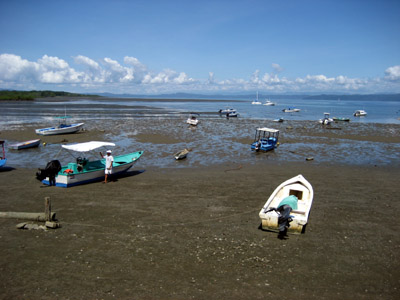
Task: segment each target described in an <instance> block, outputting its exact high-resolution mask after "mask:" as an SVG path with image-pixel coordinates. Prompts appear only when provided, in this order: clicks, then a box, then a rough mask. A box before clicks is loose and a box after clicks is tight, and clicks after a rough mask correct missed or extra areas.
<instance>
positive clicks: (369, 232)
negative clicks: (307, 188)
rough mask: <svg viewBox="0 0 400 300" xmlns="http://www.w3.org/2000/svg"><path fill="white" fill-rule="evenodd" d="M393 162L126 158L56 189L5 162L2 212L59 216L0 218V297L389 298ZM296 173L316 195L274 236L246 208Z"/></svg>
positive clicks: (394, 256)
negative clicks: (208, 162) (139, 162)
mask: <svg viewBox="0 0 400 300" xmlns="http://www.w3.org/2000/svg"><path fill="white" fill-rule="evenodd" d="M399 170H400V168H399V167H395V166H377V167H371V166H326V165H313V164H307V163H305V162H304V163H297V164H292V163H280V164H278V165H276V164H272V165H266V164H262V165H249V164H242V165H241V166H238V165H236V166H232V165H229V164H225V165H219V166H211V167H196V168H172V169H171V168H156V167H151V168H143V166H134V167H133V170H132V171H131V174H129V176H126V177H122V178H119V179H118V180H116V181H114V182H112V183H108V184H102V183H92V184H87V185H81V186H76V187H72V188H68V189H65V188H58V187H42V185H41V184H40V182H38V181H37V180H36V179H35V178H34V171H35V170H34V169H24V168H18V169H15V170H10V171H7V172H4V171H3V172H0V189H1V190H2V191H3V193H2V201H1V203H0V211H30V212H35V211H41V210H43V205H44V197H51V199H52V209H53V211H54V212H56V213H57V218H58V220H59V222H60V223H61V226H62V227H61V228H59V229H55V230H48V231H39V230H18V229H16V228H15V225H16V224H18V223H20V222H22V221H21V220H13V219H0V225H1V226H0V239H1V241H2V243H0V254H1V255H2V257H3V262H2V264H1V269H2V272H1V273H0V286H1V289H2V290H3V291H4V292H3V294H2V296H0V298H2V299H9V298H13V299H16V298H29V299H50V298H54V297H55V298H60V299H65V298H73V299H88V298H91V299H101V298H104V299H109V298H117V299H132V298H139V299H188V298H197V299H207V298H213V299H214V298H218V299H232V298H240V299H243V298H252V299H259V298H265V296H270V297H272V298H277V297H281V296H282V291H284V294H285V297H288V298H289V297H290V298H291V297H297V298H299V299H321V298H326V299H339V298H343V297H345V298H349V297H351V298H363V299H395V298H396V297H397V296H398V295H399V290H398V278H400V271H399V270H400V268H399V267H400V263H399V262H400V255H399V253H400V252H399V251H398V250H399V248H400V237H399V235H398V234H397V232H398V230H399V229H400V228H399V225H398V221H397V216H396V213H395V212H396V211H397V210H398V209H399V208H400V203H399V202H398V201H393V195H396V194H398V192H399V188H398V184H397V181H398V180H397V178H398V177H399V176H398V175H399V174H400V172H399ZM298 174H302V175H303V176H304V177H305V178H306V179H307V180H308V181H309V182H310V183H311V184H312V186H313V189H314V193H315V194H314V201H313V206H312V208H311V214H310V218H309V224H308V225H307V228H306V232H305V233H304V234H302V235H289V236H288V238H287V239H285V240H279V239H278V238H277V234H276V233H272V232H268V231H262V230H260V229H259V228H258V226H259V224H260V219H259V216H258V212H259V210H260V209H261V208H262V206H263V205H264V203H265V201H266V200H267V199H268V197H269V195H270V194H271V193H272V192H273V190H274V189H275V188H276V187H277V186H278V185H279V184H280V183H282V182H283V181H284V180H286V179H288V178H291V177H293V176H296V175H298ZM43 274H46V276H44V275H43ZM21 278H23V279H24V280H19V279H21ZM38 287H40V288H38ZM71 287H74V288H73V289H71Z"/></svg>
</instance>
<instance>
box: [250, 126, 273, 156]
mask: <svg viewBox="0 0 400 300" xmlns="http://www.w3.org/2000/svg"><path fill="white" fill-rule="evenodd" d="M278 137H279V130H277V129H271V128H266V127H264V128H257V129H256V135H255V137H254V142H253V143H252V144H251V150H254V151H257V152H258V151H260V150H261V151H270V150H274V149H275V148H276V147H277V146H278Z"/></svg>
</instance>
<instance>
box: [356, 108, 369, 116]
mask: <svg viewBox="0 0 400 300" xmlns="http://www.w3.org/2000/svg"><path fill="white" fill-rule="evenodd" d="M353 115H354V116H355V117H364V116H366V115H367V112H366V111H365V110H362V109H359V110H356V111H355V112H354V114H353Z"/></svg>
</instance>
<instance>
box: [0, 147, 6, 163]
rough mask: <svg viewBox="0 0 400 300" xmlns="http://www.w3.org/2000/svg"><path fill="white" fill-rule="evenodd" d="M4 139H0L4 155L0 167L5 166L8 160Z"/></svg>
mask: <svg viewBox="0 0 400 300" xmlns="http://www.w3.org/2000/svg"><path fill="white" fill-rule="evenodd" d="M4 144H5V142H4V141H0V145H1V147H2V153H3V154H2V156H0V167H3V166H5V164H6V162H7V158H6V150H5V149H4Z"/></svg>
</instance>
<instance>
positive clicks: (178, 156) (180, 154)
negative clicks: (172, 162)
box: [174, 148, 190, 160]
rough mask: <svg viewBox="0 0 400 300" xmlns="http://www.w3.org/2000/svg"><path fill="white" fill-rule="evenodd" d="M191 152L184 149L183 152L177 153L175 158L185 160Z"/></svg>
mask: <svg viewBox="0 0 400 300" xmlns="http://www.w3.org/2000/svg"><path fill="white" fill-rule="evenodd" d="M189 151H190V150H189V149H187V148H185V149H183V150H181V151H178V152H176V153H175V154H174V157H175V159H176V160H181V159H184V158H186V156H187V155H188V153H189Z"/></svg>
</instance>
